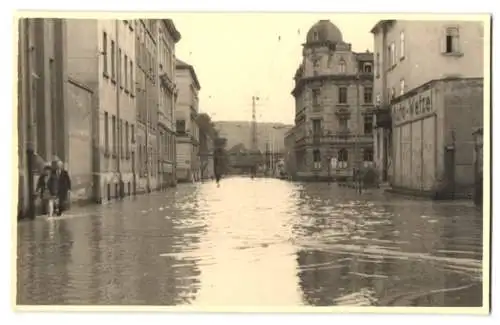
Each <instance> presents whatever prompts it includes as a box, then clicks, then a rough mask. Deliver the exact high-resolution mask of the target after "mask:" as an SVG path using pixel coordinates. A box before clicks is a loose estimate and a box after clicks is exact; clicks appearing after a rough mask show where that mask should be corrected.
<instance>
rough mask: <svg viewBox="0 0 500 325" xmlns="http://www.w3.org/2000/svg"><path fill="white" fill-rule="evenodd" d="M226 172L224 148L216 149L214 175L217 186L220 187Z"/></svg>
mask: <svg viewBox="0 0 500 325" xmlns="http://www.w3.org/2000/svg"><path fill="white" fill-rule="evenodd" d="M223 170H224V151H223V149H222V148H215V150H214V174H215V182H216V183H217V186H220V180H221V178H222V173H223Z"/></svg>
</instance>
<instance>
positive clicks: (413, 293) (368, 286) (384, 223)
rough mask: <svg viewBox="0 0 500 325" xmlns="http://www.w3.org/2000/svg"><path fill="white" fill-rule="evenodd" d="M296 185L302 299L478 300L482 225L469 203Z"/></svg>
mask: <svg viewBox="0 0 500 325" xmlns="http://www.w3.org/2000/svg"><path fill="white" fill-rule="evenodd" d="M299 191H303V192H304V193H301V194H299V198H300V200H299V201H298V202H297V205H298V206H297V210H299V211H302V214H301V223H300V224H299V225H297V227H296V233H297V236H298V237H299V238H301V246H302V247H303V250H301V251H299V252H298V254H297V255H298V257H297V261H298V263H299V265H300V268H299V277H300V285H301V287H302V289H303V292H304V300H305V302H306V303H307V304H311V305H321V306H323V305H361V306H363V305H402V306H413V305H417V306H481V303H482V302H481V290H482V285H481V271H482V265H481V252H482V243H481V238H482V234H481V229H482V224H481V222H480V220H481V216H480V215H479V214H478V213H477V211H476V210H475V209H474V208H473V207H472V206H469V205H468V204H463V203H457V202H452V203H446V202H439V203H436V202H429V201H415V200H408V199H403V198H399V197H387V196H384V195H383V194H373V193H371V194H369V195H367V196H364V197H363V198H364V199H365V200H360V197H359V196H357V195H355V193H354V192H353V191H350V190H345V189H343V190H342V191H338V192H335V193H333V192H332V191H333V190H331V189H330V190H329V189H328V188H325V187H321V186H320V185H318V186H317V187H314V188H312V185H310V184H307V185H303V186H302V187H301V188H299ZM332 194H334V195H332ZM387 198H390V200H387ZM327 201H328V202H329V205H328V206H325V205H321V204H320V203H319V202H327ZM301 225H303V227H301ZM304 248H305V249H304Z"/></svg>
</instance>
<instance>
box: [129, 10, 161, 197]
mask: <svg viewBox="0 0 500 325" xmlns="http://www.w3.org/2000/svg"><path fill="white" fill-rule="evenodd" d="M133 24H134V30H135V34H136V42H135V51H136V52H135V55H136V60H137V64H136V70H135V71H136V72H135V74H136V93H137V99H136V105H137V130H136V139H137V140H136V146H137V159H138V166H137V169H138V178H137V190H138V191H139V192H150V191H152V190H154V189H156V188H157V187H158V185H159V183H158V139H157V130H158V98H159V96H158V92H159V87H157V86H158V60H157V48H156V46H157V40H158V35H157V34H158V28H157V24H158V21H157V20H156V19H136V20H134V23H133Z"/></svg>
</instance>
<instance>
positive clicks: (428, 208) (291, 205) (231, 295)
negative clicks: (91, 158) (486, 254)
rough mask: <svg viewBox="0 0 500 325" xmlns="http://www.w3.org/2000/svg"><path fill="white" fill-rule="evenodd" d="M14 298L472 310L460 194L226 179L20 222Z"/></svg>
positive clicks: (471, 257)
mask: <svg viewBox="0 0 500 325" xmlns="http://www.w3.org/2000/svg"><path fill="white" fill-rule="evenodd" d="M17 249H18V261H17V270H18V271H17V277H18V279H17V302H18V304H60V305H67V304H77V305H86V304H101V305H102V304H108V305H123V304H133V305H186V304H190V305H203V306H243V305H244V306H300V305H313V306H330V305H351V306H354V305H357V306H359V305H363V306H370V305H372V306H470V307H472V306H481V305H482V218H481V214H480V212H479V211H478V210H476V209H475V208H474V207H473V205H472V202H468V201H455V202H431V201H426V200H416V199H408V198H402V197H397V196H390V195H389V194H384V193H382V192H378V191H376V192H371V193H365V194H362V195H359V194H356V193H355V192H354V190H351V189H345V188H339V187H338V186H337V185H335V184H332V185H328V184H326V183H320V184H313V183H304V184H303V183H290V182H286V181H280V180H275V179H255V180H251V179H249V178H228V179H224V180H223V181H222V182H221V186H220V188H217V186H216V185H215V184H214V183H213V182H208V183H202V184H188V185H179V186H178V187H177V188H176V189H175V188H172V189H169V190H167V191H165V192H158V193H153V194H151V195H142V196H137V197H136V198H127V199H126V200H124V201H122V202H116V203H113V204H109V205H104V206H90V207H84V208H79V207H74V208H73V209H72V210H71V211H69V212H68V213H67V214H66V215H65V216H63V217H61V219H56V220H47V219H46V218H44V217H41V218H38V219H37V220H35V221H31V222H21V223H19V225H18V244H17Z"/></svg>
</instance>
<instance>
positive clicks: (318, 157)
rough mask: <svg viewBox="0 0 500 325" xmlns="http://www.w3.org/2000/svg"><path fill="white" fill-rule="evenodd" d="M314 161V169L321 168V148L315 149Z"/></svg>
mask: <svg viewBox="0 0 500 325" xmlns="http://www.w3.org/2000/svg"><path fill="white" fill-rule="evenodd" d="M313 163H314V169H320V168H321V151H319V149H314V150H313Z"/></svg>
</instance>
